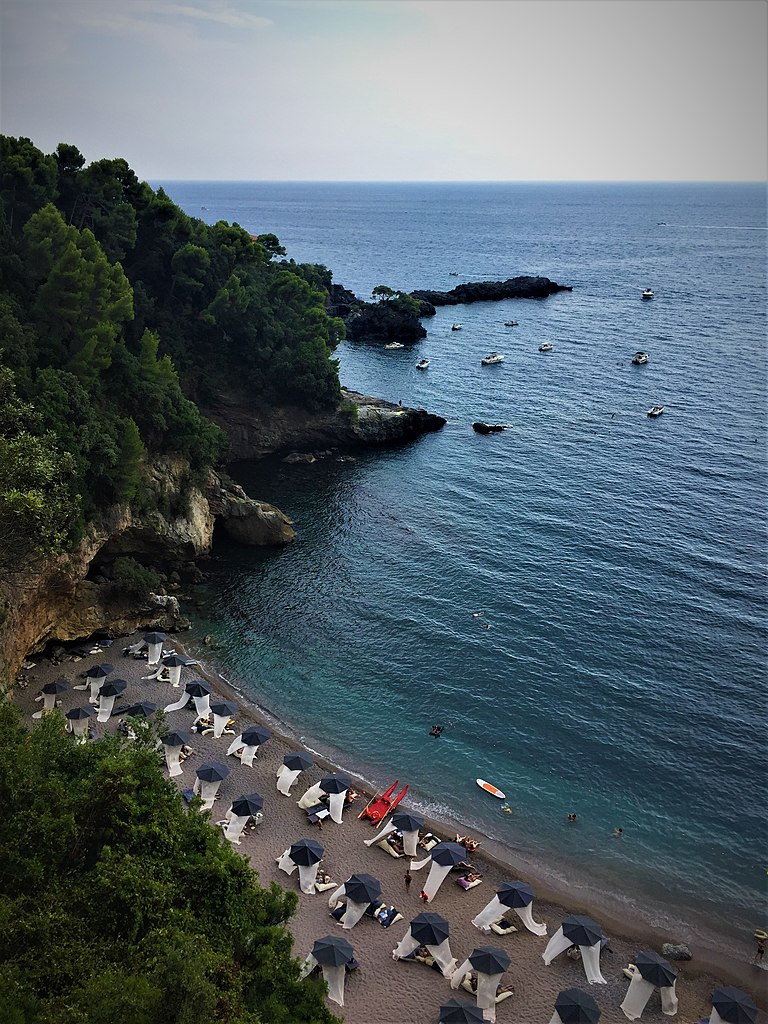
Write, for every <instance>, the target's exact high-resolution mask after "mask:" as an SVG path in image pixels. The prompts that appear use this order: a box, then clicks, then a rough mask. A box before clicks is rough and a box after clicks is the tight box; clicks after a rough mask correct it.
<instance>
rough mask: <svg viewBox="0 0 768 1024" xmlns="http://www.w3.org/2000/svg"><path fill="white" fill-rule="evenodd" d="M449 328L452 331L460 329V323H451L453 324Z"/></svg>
mask: <svg viewBox="0 0 768 1024" xmlns="http://www.w3.org/2000/svg"><path fill="white" fill-rule="evenodd" d="M451 330H452V331H460V330H461V324H453V326H452V327H451Z"/></svg>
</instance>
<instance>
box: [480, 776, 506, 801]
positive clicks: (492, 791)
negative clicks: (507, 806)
mask: <svg viewBox="0 0 768 1024" xmlns="http://www.w3.org/2000/svg"><path fill="white" fill-rule="evenodd" d="M475 782H476V783H477V784H478V786H479V787H480V789H484V790H485V792H486V793H490V794H491V796H497V797H498V798H499V800H503V799H504V794H503V793H502V792H501V790H500V789H497V788H496V786H492V785H491V784H490V782H486V781H485V779H475Z"/></svg>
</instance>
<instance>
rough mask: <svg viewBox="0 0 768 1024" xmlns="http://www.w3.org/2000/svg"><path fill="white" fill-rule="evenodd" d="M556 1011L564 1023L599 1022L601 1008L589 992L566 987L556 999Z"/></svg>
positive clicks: (586, 1023) (589, 1023) (583, 1023)
mask: <svg viewBox="0 0 768 1024" xmlns="http://www.w3.org/2000/svg"><path fill="white" fill-rule="evenodd" d="M555 1012H556V1013H557V1015H558V1017H559V1018H560V1020H561V1021H562V1024H597V1022H598V1021H599V1020H600V1008H599V1007H598V1005H597V1003H596V1002H595V1000H594V999H593V998H592V996H591V995H589V993H588V992H582V991H581V989H578V988H567V989H564V990H563V991H562V992H561V993H560V994H559V995H558V997H557V999H556V1000H555Z"/></svg>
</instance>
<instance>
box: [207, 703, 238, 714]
mask: <svg viewBox="0 0 768 1024" xmlns="http://www.w3.org/2000/svg"><path fill="white" fill-rule="evenodd" d="M237 710H238V708H237V704H233V703H232V701H231V700H219V701H216V703H215V704H211V711H212V712H213V713H214V715H219V716H220V717H221V718H225V717H226V718H232V716H233V715H236V714H237Z"/></svg>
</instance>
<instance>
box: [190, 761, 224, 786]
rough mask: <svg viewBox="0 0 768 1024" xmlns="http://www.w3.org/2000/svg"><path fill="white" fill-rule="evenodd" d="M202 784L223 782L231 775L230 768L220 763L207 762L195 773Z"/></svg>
mask: <svg viewBox="0 0 768 1024" xmlns="http://www.w3.org/2000/svg"><path fill="white" fill-rule="evenodd" d="M195 775H196V776H197V777H198V779H200V781H201V782H222V781H223V780H224V779H226V777H227V776H228V775H229V768H227V766H226V765H225V764H221V763H220V762H218V761H206V763H205V764H201V765H200V767H199V768H198V769H197V771H196V772H195Z"/></svg>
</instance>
